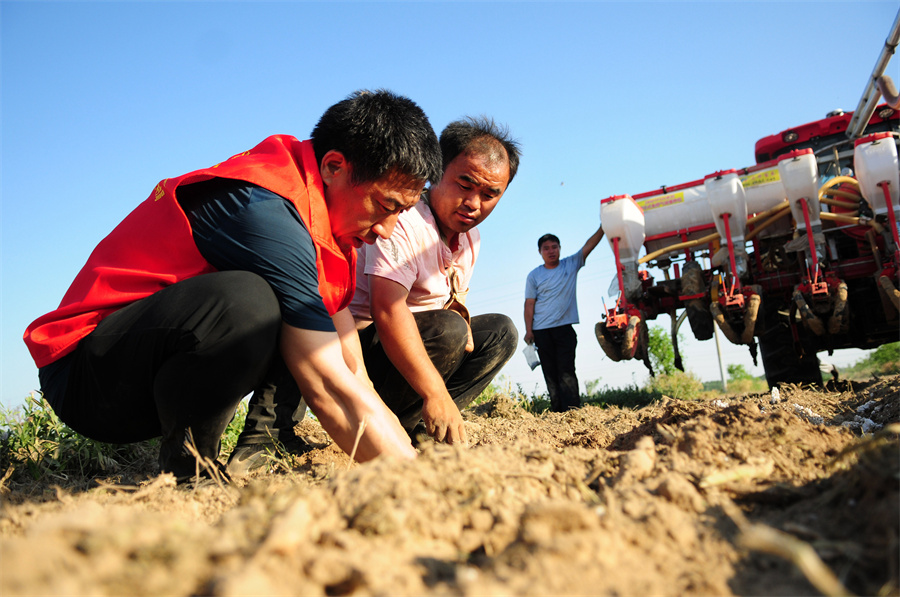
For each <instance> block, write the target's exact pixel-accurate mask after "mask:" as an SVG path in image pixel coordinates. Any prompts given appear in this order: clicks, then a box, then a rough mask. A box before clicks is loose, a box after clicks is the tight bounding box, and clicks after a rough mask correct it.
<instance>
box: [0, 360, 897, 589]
mask: <svg viewBox="0 0 900 597" xmlns="http://www.w3.org/2000/svg"><path fill="white" fill-rule="evenodd" d="M842 390H843V391H831V392H815V391H811V390H807V389H801V388H797V387H785V388H782V389H781V391H780V393H779V394H780V395H779V396H777V397H773V396H772V395H771V394H768V393H767V394H761V395H750V396H742V397H734V398H731V399H728V400H715V401H711V402H683V401H677V400H670V399H664V400H663V401H661V402H659V403H656V404H654V405H651V406H649V407H646V408H641V409H636V410H627V409H600V408H596V407H585V408H582V409H579V410H576V411H572V412H569V413H565V414H556V413H546V414H543V415H540V416H534V415H532V414H530V413H528V412H526V411H525V410H523V409H521V408H518V407H516V406H515V405H514V404H513V403H512V401H511V400H510V399H508V398H503V397H501V398H498V399H496V400H495V401H493V402H491V403H488V404H485V405H481V406H479V407H477V408H475V409H472V410H470V411H467V412H466V413H465V416H466V419H467V428H468V434H469V438H470V443H471V446H470V448H469V449H462V448H453V447H448V446H443V445H435V444H430V443H426V444H424V445H423V448H422V452H421V456H420V458H419V459H418V460H416V461H414V462H408V463H397V462H391V461H376V462H372V463H369V464H366V465H357V464H353V463H351V462H350V461H349V459H348V458H347V456H346V455H344V454H343V453H342V452H340V451H339V450H338V449H337V448H336V447H335V446H333V445H332V444H331V443H330V442H329V441H328V439H327V437H326V436H325V435H324V434H322V432H321V429H320V428H318V427H317V425H316V424H315V423H314V422H312V421H311V420H307V421H305V422H304V424H303V425H302V426H301V427H300V428H299V429H298V433H299V434H300V435H301V436H304V437H305V438H307V440H308V441H309V442H310V443H312V444H313V445H315V446H316V447H315V448H314V449H311V450H310V451H309V452H307V453H306V454H303V455H302V456H300V457H298V458H297V459H296V461H295V467H294V468H293V470H291V471H290V472H277V473H269V474H260V475H257V476H256V477H253V478H251V479H249V480H247V481H245V482H243V483H242V484H239V485H236V486H228V487H220V486H219V485H217V484H215V483H212V482H207V483H205V484H201V485H199V486H189V487H176V486H175V484H174V481H173V479H172V478H171V477H170V476H158V477H154V478H151V479H148V480H147V481H145V482H143V483H141V484H140V485H138V486H124V485H115V484H103V485H101V486H99V487H97V488H95V489H92V490H90V491H87V492H81V493H77V494H70V493H66V492H64V491H62V490H57V491H55V492H51V493H49V494H48V495H44V496H40V497H38V498H35V497H33V496H23V495H21V494H17V493H16V490H15V487H13V486H10V487H4V488H2V489H4V495H3V506H2V513H0V562H2V565H0V593H2V594H4V595H26V594H97V595H119V594H137V593H140V594H161V593H164V594H171V595H196V594H212V595H249V594H255V595H259V594H266V595H294V594H303V595H378V594H391V595H422V594H429V595H493V594H496V595H507V594H523V595H547V594H566V595H581V594H584V595H597V594H627V595H637V594H656V595H709V594H716V595H729V594H738V595H758V594H772V595H776V594H781V595H814V594H820V593H830V592H835V591H840V590H842V586H843V587H846V588H847V589H849V590H850V591H853V592H856V593H859V594H898V570H897V566H898V561H900V553H898V540H900V517H898V512H900V462H898V454H900V453H898V439H897V432H898V421H900V377H893V378H886V379H882V380H877V381H873V382H871V383H870V384H867V385H855V387H852V388H849V387H848V388H843V389H842ZM791 558H793V559H794V560H793V561H791Z"/></svg>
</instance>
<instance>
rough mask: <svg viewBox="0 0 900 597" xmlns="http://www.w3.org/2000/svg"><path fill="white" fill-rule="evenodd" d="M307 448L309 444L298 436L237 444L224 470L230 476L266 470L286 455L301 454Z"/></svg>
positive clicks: (243, 475) (244, 475) (242, 475)
mask: <svg viewBox="0 0 900 597" xmlns="http://www.w3.org/2000/svg"><path fill="white" fill-rule="evenodd" d="M309 449H310V445H309V444H307V443H306V442H304V441H303V440H302V439H300V438H299V437H298V438H291V439H289V440H286V441H284V442H277V443H271V442H265V443H261V444H243V445H241V444H239V445H237V446H235V447H234V451H233V452H232V453H231V455H230V456H229V457H228V464H227V465H226V467H225V470H226V471H228V474H229V475H231V476H232V477H246V476H247V475H249V474H250V473H253V472H256V471H264V470H266V468H268V467H269V466H270V465H271V464H273V463H274V462H276V461H278V460H280V459H282V458H284V457H285V456H287V455H292V454H303V453H304V452H307V451H308V450H309Z"/></svg>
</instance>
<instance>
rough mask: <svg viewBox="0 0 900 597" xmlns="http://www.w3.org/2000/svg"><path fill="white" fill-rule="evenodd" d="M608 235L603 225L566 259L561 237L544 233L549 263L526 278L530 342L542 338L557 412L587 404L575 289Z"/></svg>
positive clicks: (544, 250) (545, 256) (543, 254)
mask: <svg viewBox="0 0 900 597" xmlns="http://www.w3.org/2000/svg"><path fill="white" fill-rule="evenodd" d="M602 238H603V228H602V227H600V228H597V231H596V232H594V234H593V235H591V237H590V238H589V239H587V242H585V243H584V246H583V247H581V249H580V250H579V251H577V252H576V253H574V254H572V255H569V256H568V257H566V258H565V259H562V260H560V258H559V248H560V244H559V238H558V237H557V236H556V235H553V234H545V235H544V236H542V237H541V238H539V239H538V251H539V252H540V254H541V258H542V259H543V260H544V264H543V265H541V266H538V267H536V268H534V269H533V270H531V272H530V273H529V274H528V278H527V280H526V281H525V342H526V344H532V343H534V344H537V349H538V355H539V357H540V359H541V370H542V371H543V373H544V381H545V382H547V392H549V394H550V408H551V409H552V410H553V411H554V412H564V411H567V410H569V409H572V408H578V407H580V406H581V398H580V397H579V393H578V377H576V375H575V346H576V345H577V344H578V338H577V337H576V335H575V329H574V328H573V327H572V325H573V324H575V323H578V302H577V299H576V296H575V290H576V286H577V282H578V270H580V269H581V268H582V267H584V262H585V261H586V260H587V258H588V255H590V254H591V251H593V250H594V248H595V247H596V246H597V244H598V243H599V242H600V239H602Z"/></svg>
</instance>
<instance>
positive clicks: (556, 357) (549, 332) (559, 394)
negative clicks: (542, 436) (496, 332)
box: [534, 325, 581, 412]
mask: <svg viewBox="0 0 900 597" xmlns="http://www.w3.org/2000/svg"><path fill="white" fill-rule="evenodd" d="M534 343H535V344H537V349H538V356H539V357H540V359H541V371H543V373H544V381H545V382H547V392H548V393H549V394H550V408H551V410H553V411H554V412H565V411H567V410H569V409H570V408H578V407H580V406H581V397H580V396H579V394H578V378H577V377H576V376H575V346H576V345H577V344H578V337H577V336H576V335H575V329H574V328H573V327H572V326H571V325H561V326H557V327H555V328H547V329H543V330H534Z"/></svg>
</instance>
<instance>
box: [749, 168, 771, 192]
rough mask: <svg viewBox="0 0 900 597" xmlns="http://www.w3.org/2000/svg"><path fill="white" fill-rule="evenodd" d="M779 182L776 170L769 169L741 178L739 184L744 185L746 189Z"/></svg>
mask: <svg viewBox="0 0 900 597" xmlns="http://www.w3.org/2000/svg"><path fill="white" fill-rule="evenodd" d="M779 180H781V175H780V174H779V173H778V168H769V169H767V170H760V171H759V172H754V173H753V174H746V175H744V176H741V184H742V185H744V188H745V189H746V188H747V187H755V186H759V185H763V184H769V183H772V182H778V181H779Z"/></svg>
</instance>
